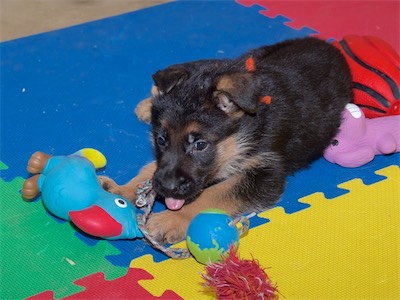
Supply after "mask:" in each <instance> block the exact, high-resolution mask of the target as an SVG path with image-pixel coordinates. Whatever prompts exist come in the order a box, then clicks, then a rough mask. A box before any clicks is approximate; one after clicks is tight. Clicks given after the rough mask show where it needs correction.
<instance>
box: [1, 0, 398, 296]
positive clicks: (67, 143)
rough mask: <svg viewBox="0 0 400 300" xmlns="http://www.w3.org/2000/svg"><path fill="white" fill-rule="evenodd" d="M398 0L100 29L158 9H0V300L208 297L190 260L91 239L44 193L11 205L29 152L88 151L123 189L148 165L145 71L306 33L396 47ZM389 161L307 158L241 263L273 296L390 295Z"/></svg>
mask: <svg viewBox="0 0 400 300" xmlns="http://www.w3.org/2000/svg"><path fill="white" fill-rule="evenodd" d="M398 1H399V0H396V1H382V0H368V1H343V0H337V1H333V0H331V1H315V0H299V1H293V0H291V1H290V3H291V4H290V5H287V3H288V2H287V1H284V0H276V1H273V0H230V1H228V0H220V1H217V0H215V1H198V0H193V1H173V2H171V3H166V4H163V5H155V6H152V7H150V8H147V9H141V10H137V11H134V12H133V13H126V14H122V15H118V16H115V17H112V18H103V17H106V16H109V15H112V14H118V13H122V12H127V11H131V10H134V9H136V8H137V7H143V6H139V5H145V6H149V5H152V4H155V3H159V2H160V1H142V2H139V1H129V0H109V1H105V0H86V1H84V0H80V1H77V0H47V1H44V0H25V1H23V0H0V3H1V7H0V11H1V12H2V14H3V15H2V16H1V25H2V26H1V27H2V39H4V40H7V41H6V42H3V43H0V53H1V59H0V60H1V62H0V64H1V72H0V75H1V89H0V99H1V109H0V133H1V134H0V137H1V142H0V144H1V145H2V146H3V147H0V148H1V153H0V228H1V230H0V245H1V247H0V270H1V271H0V299H27V300H34V299H42V300H43V299H66V300H73V299H76V300H81V299H141V300H147V299H152V300H153V299H185V300H186V299H196V300H201V299H204V300H206V299H214V298H215V297H213V296H215V295H213V293H210V292H208V291H207V290H206V289H204V288H203V287H202V283H203V280H202V278H201V274H204V266H203V265H201V264H199V263H197V262H196V260H195V259H194V258H189V259H186V260H174V259H169V258H168V257H167V256H166V255H164V254H163V253H161V252H159V251H156V250H155V249H154V248H152V247H151V246H149V245H148V244H147V243H146V242H145V241H144V240H143V239H128V240H116V241H110V240H104V239H98V238H96V237H92V236H89V235H87V234H85V233H84V232H82V231H80V230H78V229H77V228H76V227H75V226H74V225H73V224H72V223H71V222H65V221H61V220H60V219H57V218H55V217H53V216H52V215H50V214H49V213H48V212H47V211H46V209H45V208H44V207H43V199H41V197H39V199H37V200H36V201H33V202H25V201H23V200H22V199H21V194H20V190H21V187H22V185H23V182H24V180H25V179H26V178H28V176H29V174H28V172H27V170H26V164H27V161H28V159H29V157H30V155H31V154H32V153H34V152H35V151H37V150H39V151H43V152H45V153H48V154H51V155H67V154H70V153H74V152H75V151H77V150H79V149H81V148H84V147H93V148H96V149H99V150H101V151H102V152H103V153H104V154H105V155H106V157H107V167H106V168H105V169H104V170H101V171H100V172H99V174H102V175H107V176H109V177H111V178H113V179H114V180H116V182H117V183H120V184H123V183H125V182H126V181H128V180H129V179H131V177H132V176H134V174H136V173H137V172H138V170H139V169H140V168H141V167H142V166H143V165H145V164H146V163H148V162H150V161H151V160H152V159H154V156H153V151H152V145H151V142H150V138H149V133H150V132H149V131H150V127H149V126H148V125H146V124H143V123H141V122H139V121H138V120H137V118H135V117H134V115H133V109H134V107H135V106H136V105H137V103H138V102H139V101H140V100H141V99H143V98H146V97H148V96H149V94H150V87H151V85H152V83H153V82H152V76H151V75H152V74H154V72H156V70H160V69H162V68H164V67H165V66H168V65H171V64H174V63H179V62H184V61H190V60H196V59H204V58H212V59H218V58H229V57H236V56H239V55H240V54H242V53H243V52H244V51H246V50H248V49H250V48H253V47H257V46H261V45H264V44H265V43H271V44H272V43H276V42H278V41H281V40H283V39H289V38H296V37H304V36H308V35H316V36H318V37H325V38H330V39H336V40H339V39H342V37H343V36H344V35H347V34H356V35H376V36H379V37H381V38H383V39H384V40H386V41H388V43H389V44H391V45H393V47H395V48H397V49H398V46H399V45H400V42H399V38H400V32H399V31H398V29H399V28H400V26H399V20H400V17H399V13H398V12H400V7H399V4H400V2H398ZM128 3H130V4H132V6H129V7H128ZM140 3H141V4H140ZM252 4H255V5H252ZM135 5H137V6H135ZM98 18H103V19H101V20H99V21H96V22H86V21H87V20H93V19H98ZM82 22H84V23H83V24H82V25H80V26H71V27H67V28H65V29H63V30H54V31H50V32H47V33H44V34H37V35H30V34H33V33H39V32H43V31H47V30H52V29H55V28H60V27H65V26H70V25H72V24H76V23H82ZM27 35H28V36H27ZM23 36H26V37H24V38H19V39H15V40H10V39H14V38H17V37H23ZM396 51H397V52H398V50H396ZM381 52H382V55H385V53H386V55H387V54H388V52H387V51H386V52H385V51H381ZM372 53H374V52H372ZM371 57H375V56H373V55H371ZM397 61H398V60H397ZM390 66H392V65H391V64H390V65H389V66H385V68H384V70H382V71H381V72H380V74H379V75H380V76H386V75H382V74H385V73H384V71H385V70H386V67H387V68H389V69H390ZM390 70H391V69H390ZM375 80H377V81H378V80H379V78H378V77H376V78H375ZM380 81H382V78H381V79H380ZM399 85H400V84H398V86H399ZM382 86H384V87H385V86H386V85H382ZM399 166H400V153H397V154H395V155H377V156H376V157H375V158H374V160H373V161H372V162H370V163H369V164H366V165H365V166H362V167H360V168H344V167H341V166H339V165H336V164H332V163H329V162H328V161H327V160H325V159H323V158H321V159H319V160H317V161H316V162H315V163H314V164H313V165H312V166H311V167H310V168H309V169H307V170H303V171H301V172H298V173H296V174H295V175H294V176H290V177H289V178H288V184H287V187H286V190H285V193H284V194H283V195H282V199H281V201H280V202H279V203H278V204H277V206H276V207H274V208H273V209H271V210H268V211H265V212H260V213H259V214H257V215H256V216H254V217H252V218H251V221H250V230H249V232H248V233H247V234H246V235H244V236H243V237H242V238H241V239H240V246H239V251H240V255H241V257H242V258H244V259H252V258H254V259H256V260H257V261H258V262H259V263H260V265H261V266H262V267H263V268H265V270H266V272H267V273H268V276H269V277H270V279H271V281H272V282H273V283H276V284H277V285H278V289H279V295H280V296H281V297H280V298H281V299H285V300H286V299H315V300H319V299H332V300H334V299H349V300H350V299H352V300H353V299H354V300H356V299H400V290H399V289H398V287H399V286H400V272H399V270H400V261H399V257H400V256H399V253H400V235H399V233H398V228H400V218H399V216H400V211H399V209H400V207H399V201H398V199H400V189H399V182H400V168H399ZM81 188H82V189H83V187H81ZM44 198H46V197H44ZM161 209H165V206H164V205H163V203H162V202H157V203H156V205H155V207H154V211H156V212H157V211H159V210H161ZM193 241H195V239H194V236H193ZM176 247H178V248H182V247H185V243H181V244H178V245H176ZM206 248H207V247H206ZM204 250H206V249H204ZM21 254H22V255H21ZM245 275H247V274H245ZM249 275H250V274H249ZM239 277H242V276H238V278H239ZM55 278H56V280H55ZM182 282H184V284H182Z"/></svg>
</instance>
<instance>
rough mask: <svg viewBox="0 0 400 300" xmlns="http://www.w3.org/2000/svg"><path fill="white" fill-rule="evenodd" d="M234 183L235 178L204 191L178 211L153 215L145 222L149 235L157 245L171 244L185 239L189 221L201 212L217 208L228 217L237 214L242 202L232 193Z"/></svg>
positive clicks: (167, 211)
mask: <svg viewBox="0 0 400 300" xmlns="http://www.w3.org/2000/svg"><path fill="white" fill-rule="evenodd" d="M236 183H237V179H235V178H232V179H229V180H226V181H224V182H221V183H218V184H216V185H213V186H211V187H209V188H207V189H205V190H204V191H203V193H202V194H201V195H200V196H199V197H198V198H197V199H196V200H195V201H194V202H192V203H189V204H187V205H184V206H183V207H182V208H181V209H180V210H177V211H172V210H166V211H163V212H161V213H156V214H153V215H152V216H151V217H150V218H149V221H148V222H147V229H148V230H149V233H150V235H151V236H152V237H153V238H154V239H155V240H157V241H158V242H159V243H169V244H173V243H177V242H179V241H181V240H183V239H184V238H185V236H186V231H187V228H188V226H189V223H190V221H191V220H192V219H193V218H194V217H195V216H196V215H197V214H198V213H199V212H201V211H202V210H205V209H209V208H217V209H222V210H224V211H226V212H227V213H228V214H229V215H235V214H237V213H239V212H240V210H241V207H240V203H243V201H241V200H240V199H238V198H237V197H238V196H237V195H235V193H234V192H233V189H234V186H235V184H236ZM235 197H236V198H235Z"/></svg>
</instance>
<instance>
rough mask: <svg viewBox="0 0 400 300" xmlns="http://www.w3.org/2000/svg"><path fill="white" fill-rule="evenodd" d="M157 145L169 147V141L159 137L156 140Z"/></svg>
mask: <svg viewBox="0 0 400 300" xmlns="http://www.w3.org/2000/svg"><path fill="white" fill-rule="evenodd" d="M156 142H157V145H158V146H160V147H165V146H166V145H167V141H166V139H165V137H163V136H161V135H159V136H158V137H157V139H156Z"/></svg>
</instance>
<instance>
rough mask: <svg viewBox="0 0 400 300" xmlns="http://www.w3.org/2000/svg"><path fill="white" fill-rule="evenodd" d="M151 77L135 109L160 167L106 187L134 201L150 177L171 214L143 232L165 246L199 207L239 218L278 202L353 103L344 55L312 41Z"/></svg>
mask: <svg viewBox="0 0 400 300" xmlns="http://www.w3.org/2000/svg"><path fill="white" fill-rule="evenodd" d="M153 79H154V87H153V90H152V93H153V96H152V97H151V99H149V100H145V101H144V102H143V103H141V104H140V105H139V107H138V110H137V111H138V114H139V116H140V117H141V118H142V119H151V125H152V134H153V139H154V146H155V153H156V161H155V163H152V164H150V165H148V166H146V167H145V168H144V169H143V170H142V171H141V173H140V174H139V175H138V176H137V177H135V178H134V179H133V180H131V181H130V182H129V183H127V184H126V185H124V186H117V185H116V184H115V183H114V182H113V181H111V180H109V179H103V182H104V186H105V187H106V188H108V189H110V190H112V191H113V192H115V193H120V194H123V196H125V197H127V198H130V199H133V197H134V192H135V189H136V186H137V184H138V183H139V182H140V181H142V180H144V179H147V178H153V184H154V189H155V191H156V192H157V193H158V194H159V195H161V196H163V197H164V198H165V203H166V206H167V207H168V210H166V211H164V212H161V213H158V214H154V215H153V216H152V217H151V218H150V220H149V222H148V229H149V230H150V233H151V234H152V235H153V236H154V237H155V238H156V239H157V240H159V241H160V242H168V243H173V242H177V241H180V240H182V239H183V238H184V237H185V233H186V229H187V226H188V224H189V222H190V220H191V219H192V218H193V217H194V216H195V215H196V214H197V213H198V212H199V211H201V210H203V209H206V208H211V207H213V208H220V209H223V210H225V211H227V212H228V213H229V214H231V215H238V214H242V213H247V212H252V211H255V210H263V209H266V208H268V207H270V206H272V205H273V204H274V203H276V202H277V201H278V200H279V198H280V197H281V195H282V192H283V191H284V187H285V178H286V176H287V175H289V174H291V173H293V172H294V171H296V170H298V169H301V168H305V167H307V166H308V165H309V164H310V163H311V162H312V161H313V160H315V159H317V158H319V157H320V156H321V154H322V152H323V150H324V148H325V147H326V146H327V145H328V144H329V143H330V141H331V139H332V138H333V137H334V136H335V134H336V132H337V130H338V127H339V125H340V122H341V117H340V116H341V112H342V110H343V109H344V107H345V105H346V103H348V102H350V101H351V100H352V89H351V76H350V72H349V69H348V66H347V64H346V62H345V60H344V58H343V57H342V55H341V54H340V52H339V51H338V50H337V49H336V48H334V47H333V46H331V45H330V44H328V43H326V42H324V41H320V40H317V39H313V38H305V39H298V40H290V41H286V42H283V43H279V44H276V45H274V46H266V47H262V48H259V49H255V50H253V51H251V52H249V53H246V54H245V55H243V56H242V57H239V58H238V59H234V60H205V61H196V62H191V63H186V64H181V65H174V66H171V67H169V68H167V69H165V70H161V71H158V72H157V73H155V74H154V76H153ZM150 109H151V111H150Z"/></svg>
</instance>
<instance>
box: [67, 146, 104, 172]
mask: <svg viewBox="0 0 400 300" xmlns="http://www.w3.org/2000/svg"><path fill="white" fill-rule="evenodd" d="M73 155H78V156H82V157H85V158H87V159H88V160H90V161H91V162H92V163H93V165H94V167H95V168H96V169H101V168H104V167H105V166H106V164H107V159H106V157H105V156H104V155H103V153H101V152H100V151H99V150H96V149H93V148H84V149H81V150H79V151H77V152H75V153H74V154H73Z"/></svg>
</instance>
